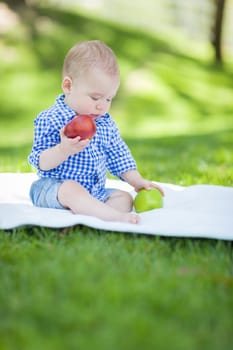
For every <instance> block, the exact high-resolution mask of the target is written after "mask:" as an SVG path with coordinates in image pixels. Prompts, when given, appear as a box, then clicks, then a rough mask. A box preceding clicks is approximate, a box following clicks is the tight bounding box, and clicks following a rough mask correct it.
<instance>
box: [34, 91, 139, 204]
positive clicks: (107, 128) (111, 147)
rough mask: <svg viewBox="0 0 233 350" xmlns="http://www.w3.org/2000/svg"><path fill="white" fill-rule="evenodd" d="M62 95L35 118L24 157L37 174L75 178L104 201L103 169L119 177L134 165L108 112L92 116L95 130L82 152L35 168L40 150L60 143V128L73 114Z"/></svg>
mask: <svg viewBox="0 0 233 350" xmlns="http://www.w3.org/2000/svg"><path fill="white" fill-rule="evenodd" d="M64 98H65V95H59V96H58V98H57V99H56V102H55V104H54V105H53V106H52V107H50V108H49V109H47V110H45V111H43V112H41V113H40V114H39V115H38V116H37V118H36V119H35V121H34V126H35V129H34V143H33V147H32V152H31V154H30V155H29V157H28V161H29V163H30V164H31V165H33V166H34V167H35V168H36V169H38V175H39V177H52V178H56V179H59V180H67V179H69V180H75V181H77V182H79V183H80V184H81V185H82V186H83V187H85V188H86V189H87V190H88V191H89V193H91V194H92V195H93V196H94V197H96V198H97V199H99V200H102V201H104V200H105V197H106V191H105V183H106V170H107V169H108V170H109V172H110V173H111V174H113V175H115V176H118V177H120V176H121V174H123V173H124V172H126V171H128V170H131V169H136V163H135V160H134V159H133V157H132V155H131V152H130V150H129V148H128V147H127V145H126V144H125V142H124V141H123V140H122V138H121V136H120V133H119V130H118V128H117V126H116V124H115V122H114V121H113V119H112V118H111V116H110V115H109V114H108V113H106V114H105V115H103V116H100V117H98V118H97V119H95V123H96V134H95V136H94V137H93V139H92V140H91V142H90V144H89V145H88V146H87V147H86V148H85V149H84V150H83V151H82V152H79V153H77V154H75V155H72V156H70V157H68V158H67V160H65V161H64V162H63V163H62V164H60V165H59V166H57V167H56V168H53V169H50V170H46V171H44V170H41V169H40V168H39V157H40V154H41V152H43V151H44V150H45V149H47V148H50V147H53V146H55V145H57V144H58V143H60V129H61V128H62V127H63V126H64V125H66V124H67V123H68V122H69V121H70V120H71V119H73V118H74V116H75V115H76V113H75V112H74V111H73V110H72V109H70V108H69V107H68V106H67V104H66V103H65V102H64Z"/></svg>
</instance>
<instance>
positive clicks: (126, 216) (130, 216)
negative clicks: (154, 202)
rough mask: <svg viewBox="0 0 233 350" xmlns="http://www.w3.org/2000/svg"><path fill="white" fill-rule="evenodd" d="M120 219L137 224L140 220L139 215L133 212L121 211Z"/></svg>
mask: <svg viewBox="0 0 233 350" xmlns="http://www.w3.org/2000/svg"><path fill="white" fill-rule="evenodd" d="M121 221H123V222H129V223H131V224H138V223H139V222H140V216H139V215H137V214H134V213H122V217H121Z"/></svg>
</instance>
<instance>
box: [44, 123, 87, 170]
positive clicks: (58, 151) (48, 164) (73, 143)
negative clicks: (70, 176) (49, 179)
mask: <svg viewBox="0 0 233 350" xmlns="http://www.w3.org/2000/svg"><path fill="white" fill-rule="evenodd" d="M60 136H61V142H60V143H59V144H57V145H56V146H54V147H50V148H47V149H46V150H44V151H43V152H41V154H40V158H39V167H40V169H41V170H50V169H53V168H55V167H57V166H58V165H60V164H61V163H63V162H64V161H65V160H66V159H67V158H68V157H69V156H71V155H73V154H76V153H79V152H81V151H82V150H83V149H84V148H85V147H86V146H87V145H89V143H90V140H89V139H86V140H81V141H80V137H79V136H77V137H75V138H73V139H71V138H68V137H66V136H65V135H64V128H62V129H61V131H60Z"/></svg>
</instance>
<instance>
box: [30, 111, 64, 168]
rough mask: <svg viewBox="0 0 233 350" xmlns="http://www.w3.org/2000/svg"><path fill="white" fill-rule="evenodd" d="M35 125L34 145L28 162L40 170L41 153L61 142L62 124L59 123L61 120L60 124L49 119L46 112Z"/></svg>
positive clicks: (36, 120)
mask: <svg viewBox="0 0 233 350" xmlns="http://www.w3.org/2000/svg"><path fill="white" fill-rule="evenodd" d="M54 121H55V120H54ZM34 124H35V125H34V126H35V128H34V143H33V148H32V152H31V154H30V155H29V157H28V161H29V163H30V164H31V165H33V166H34V167H35V168H36V169H39V157H40V154H41V152H42V151H44V150H45V149H47V148H50V147H53V146H55V145H56V144H58V143H59V142H60V129H61V127H62V124H61V123H59V119H58V122H53V120H52V119H51V118H47V114H46V112H45V113H44V112H42V113H41V114H40V115H39V116H38V117H37V118H36V119H35V122H34Z"/></svg>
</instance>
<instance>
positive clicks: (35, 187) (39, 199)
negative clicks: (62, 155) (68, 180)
mask: <svg viewBox="0 0 233 350" xmlns="http://www.w3.org/2000/svg"><path fill="white" fill-rule="evenodd" d="M63 182H64V181H63V180H58V179H53V178H47V177H44V178H41V179H39V180H36V181H34V182H33V183H32V185H31V188H30V198H31V201H32V203H33V204H34V205H35V206H36V207H42V208H54V209H65V208H64V207H63V206H62V205H61V204H60V202H59V201H58V198H57V194H58V190H59V187H60V186H61V184H62V183H63ZM105 191H106V196H105V200H104V202H106V200H107V199H108V198H109V196H110V195H111V194H112V193H113V192H114V191H116V189H115V188H106V189H105Z"/></svg>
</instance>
